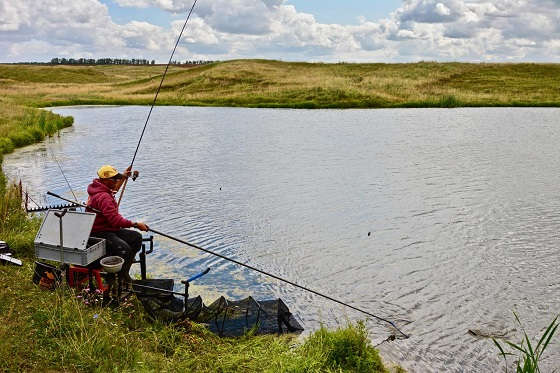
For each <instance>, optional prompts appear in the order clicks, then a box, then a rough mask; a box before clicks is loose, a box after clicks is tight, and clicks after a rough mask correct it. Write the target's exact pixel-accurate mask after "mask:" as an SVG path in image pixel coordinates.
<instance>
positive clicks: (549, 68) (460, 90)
mask: <svg viewBox="0 0 560 373" xmlns="http://www.w3.org/2000/svg"><path fill="white" fill-rule="evenodd" d="M163 70H164V66H123V65H105V66H48V65H40V66H37V65H0V97H2V102H6V101H8V102H10V103H14V104H19V105H24V106H34V107H40V106H50V105H73V104H149V103H151V101H152V100H153V95H154V93H155V91H156V89H157V86H158V84H159V81H160V79H161V74H162V73H163ZM158 103H159V104H162V105H204V106H249V107H289V108H351V107H352V108H390V107H450V106H451V107H453V106H560V64H466V63H433V62H421V63H414V64H321V63H289V62H279V61H268V60H235V61H227V62H220V63H215V64H210V65H204V66H198V67H191V68H186V67H178V66H172V67H171V68H170V70H169V73H168V75H167V77H166V79H165V82H164V85H163V88H162V92H161V93H160V96H159V98H158Z"/></svg>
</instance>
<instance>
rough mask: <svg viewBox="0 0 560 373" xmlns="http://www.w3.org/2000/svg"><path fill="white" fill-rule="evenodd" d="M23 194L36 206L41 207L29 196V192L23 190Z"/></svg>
mask: <svg viewBox="0 0 560 373" xmlns="http://www.w3.org/2000/svg"><path fill="white" fill-rule="evenodd" d="M25 195H26V196H27V198H29V199H30V200H31V202H33V203H34V204H35V205H36V206H37V207H41V206H39V204H38V203H37V202H35V201H34V200H33V198H31V196H30V195H29V193H27V192H25Z"/></svg>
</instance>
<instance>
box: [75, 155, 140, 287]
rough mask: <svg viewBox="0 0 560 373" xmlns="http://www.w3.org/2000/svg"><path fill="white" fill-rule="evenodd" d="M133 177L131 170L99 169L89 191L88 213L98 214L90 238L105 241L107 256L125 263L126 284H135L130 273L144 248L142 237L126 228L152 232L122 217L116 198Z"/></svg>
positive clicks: (105, 167) (107, 167) (123, 268)
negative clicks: (112, 256)
mask: <svg viewBox="0 0 560 373" xmlns="http://www.w3.org/2000/svg"><path fill="white" fill-rule="evenodd" d="M131 174H132V168H131V167H128V168H127V169H126V171H125V172H124V173H122V174H121V173H119V172H118V171H117V170H116V169H115V168H114V167H112V166H108V165H106V166H102V167H101V168H99V170H97V175H98V176H99V178H97V179H94V180H93V181H92V183H91V184H90V185H89V186H88V188H87V192H88V195H89V198H88V203H87V205H88V208H87V209H86V211H89V212H95V213H96V216H95V221H94V223H93V228H92V230H91V235H92V236H94V237H97V238H104V239H105V240H106V243H107V254H108V255H116V256H120V257H121V258H123V259H124V264H123V266H122V269H121V273H122V274H123V275H124V279H125V280H126V281H127V282H130V281H132V279H131V278H130V275H129V274H128V271H129V270H130V267H131V265H132V262H133V261H134V257H135V256H136V253H137V252H138V251H140V249H141V247H142V235H141V234H140V233H138V232H136V231H133V230H131V229H127V228H132V227H134V228H137V229H139V230H141V231H144V232H147V231H148V229H149V228H148V226H147V225H146V224H144V223H142V222H132V221H130V220H128V219H125V218H124V217H122V216H121V215H120V214H119V206H118V204H117V201H116V200H115V194H116V193H117V192H118V191H119V189H120V187H121V185H122V184H123V182H124V181H125V180H127V179H128V178H129V177H130V176H131ZM96 210H97V211H96Z"/></svg>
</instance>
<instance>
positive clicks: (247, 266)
mask: <svg viewBox="0 0 560 373" xmlns="http://www.w3.org/2000/svg"><path fill="white" fill-rule="evenodd" d="M47 194H48V195H51V196H53V197H57V198H60V199H62V200H65V201H68V202H74V203H76V204H79V205H81V206H83V207H87V208H89V209H90V210H92V211H95V212H100V211H99V210H96V209H92V208H91V207H89V206H87V205H86V204H83V203H79V202H77V201H71V200H69V199H66V198H63V197H60V196H58V195H56V194H54V193H52V192H47ZM148 231H150V232H153V233H155V234H158V235H160V236H162V237H166V238H169V239H171V240H173V241H177V242H179V243H182V244H184V245H187V246H190V247H192V248H195V249H198V250H201V251H204V252H205V253H208V254H212V255H214V256H217V257H218V258H221V259H224V260H227V261H230V262H232V263H235V264H237V265H240V266H243V267H245V268H248V269H250V270H253V271H256V272H259V273H261V274H263V275H266V276H269V277H272V278H274V279H276V280H279V281H282V282H285V283H287V284H290V285H292V286H294V287H296V288H299V289H302V290H305V291H308V292H310V293H313V294H315V295H318V296H320V297H323V298H325V299H328V300H330V301H332V302H335V303H338V304H341V305H343V306H345V307H348V308H351V309H353V310H355V311H358V312H361V313H363V314H365V315H368V316H371V317H373V318H375V319H377V320H379V321H383V322H385V323H387V324H389V325H391V326H392V327H393V328H395V329H396V330H397V331H398V332H399V333H400V334H402V335H403V336H404V338H408V337H409V336H408V335H406V334H405V333H404V332H402V331H401V330H400V329H399V328H398V327H397V326H396V325H395V324H394V323H393V322H392V321H389V320H387V319H385V318H383V317H380V316H376V315H374V314H373V313H371V312H368V311H364V310H362V309H360V308H358V307H355V306H352V305H350V304H348V303H345V302H343V301H340V300H338V299H335V298H333V297H330V296H328V295H325V294H323V293H320V292H318V291H316V290H312V289H309V288H307V287H305V286H302V285H298V284H296V283H295V282H292V281H290V280H286V279H284V278H282V277H279V276H276V275H274V274H272V273H269V272H265V271H263V270H261V269H258V268H255V267H253V266H251V265H249V264H245V263H242V262H240V261H237V260H235V259H232V258H229V257H227V256H224V255H222V254H218V253H216V252H214V251H211V250H208V249H205V248H203V247H200V246H198V245H195V244H193V243H190V242H188V241H185V240H182V239H180V238H177V237H173V236H171V235H169V234H167V233H163V232H160V231H158V230H156V229H153V228H149V227H148Z"/></svg>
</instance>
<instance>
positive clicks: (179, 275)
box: [4, 107, 560, 372]
mask: <svg viewBox="0 0 560 373" xmlns="http://www.w3.org/2000/svg"><path fill="white" fill-rule="evenodd" d="M147 110H148V108H146V107H103V108H92V107H89V108H88V107H84V108H57V109H55V110H54V111H55V112H57V113H60V114H64V115H73V116H74V117H75V126H74V127H73V128H71V129H69V130H66V131H65V133H64V135H63V136H61V137H60V138H56V137H55V138H53V139H51V140H48V141H46V142H45V143H42V144H39V145H35V146H31V147H27V148H24V149H21V150H18V151H17V152H15V153H14V154H12V155H9V156H7V157H6V158H5V162H4V170H5V171H6V172H7V174H8V175H9V176H10V177H12V178H16V177H20V178H22V179H23V181H24V184H25V185H27V186H28V188H29V190H30V191H31V195H32V197H33V199H34V200H42V198H43V197H42V196H43V195H44V192H45V191H46V190H52V191H54V192H59V193H65V194H66V195H68V196H71V194H70V193H69V192H68V187H67V186H66V185H65V182H64V179H63V177H62V176H61V174H60V171H59V170H58V166H57V165H56V163H55V162H54V161H53V156H55V157H57V158H58V159H59V161H60V162H61V165H62V167H63V168H64V170H65V173H66V175H67V177H68V179H69V181H70V183H71V185H72V187H73V188H74V189H75V190H76V191H78V193H79V194H78V197H79V198H80V199H82V200H85V199H86V198H87V197H86V194H85V192H84V191H85V188H86V186H87V184H88V183H89V182H90V181H91V179H92V178H93V177H94V176H95V171H96V169H97V168H98V167H99V166H100V165H102V164H107V163H108V164H112V165H114V166H116V167H117V168H119V169H123V168H125V167H126V166H127V165H128V164H129V163H130V161H131V158H132V155H133V153H134V149H135V147H136V142H137V140H138V138H139V136H140V132H141V127H142V125H143V123H144V120H145V117H146V115H147ZM559 114H560V110H558V109H544V108H540V109H537V108H523V109H521V108H520V109H511V108H503V109H496V108H491V109H489V108H484V109H406V110H314V111H306V110H297V111H296V110H267V109H237V108H189V107H158V108H156V109H155V110H154V113H153V115H152V119H151V122H150V125H149V127H148V130H147V132H146V135H145V137H144V141H143V143H142V145H141V147H140V152H139V155H138V157H137V159H136V163H135V168H138V169H139V170H140V178H139V179H138V180H137V181H136V182H130V183H129V185H128V187H127V190H126V193H125V196H124V199H123V204H122V207H121V212H122V213H123V215H124V216H127V217H130V218H132V219H134V220H140V221H145V222H147V223H149V224H150V225H151V226H152V227H154V228H156V229H159V230H161V231H164V232H167V233H169V234H172V235H176V236H178V237H181V238H184V239H187V240H189V241H192V242H193V243H196V244H199V245H202V246H204V247H206V248H208V249H211V250H215V251H217V252H220V253H222V254H224V255H227V256H231V257H234V258H236V259H238V260H240V261H243V262H246V263H249V264H251V265H253V266H256V267H258V268H261V269H263V270H266V271H270V272H272V273H275V274H277V275H280V276H284V277H286V278H289V279H292V280H294V281H296V282H298V283H299V284H301V285H304V286H308V287H311V288H313V289H316V290H319V291H321V292H325V293H327V294H329V295H331V296H333V297H335V298H339V299H342V300H347V301H349V302H351V303H352V304H353V305H354V306H357V307H360V308H363V309H366V310H369V311H371V312H373V313H375V314H378V315H380V316H383V317H387V318H389V319H391V320H396V322H397V324H398V325H399V326H402V328H403V330H404V331H405V332H407V333H410V334H411V335H412V337H411V338H410V339H408V340H405V341H397V342H391V343H383V344H381V345H380V349H381V350H382V353H383V355H384V356H385V357H386V358H387V359H389V360H394V361H398V362H400V363H401V364H402V366H403V367H405V368H407V369H409V370H410V371H411V372H416V371H418V372H426V371H450V372H480V371H495V370H498V368H499V367H501V366H502V365H501V364H502V363H501V361H500V359H499V358H498V357H497V352H498V351H497V349H496V347H495V346H494V345H493V344H492V342H491V341H490V340H488V339H483V338H481V339H477V338H475V337H473V336H471V335H469V334H468V333H467V332H468V330H469V329H473V330H480V331H482V332H485V333H487V334H492V333H496V334H503V333H506V334H507V336H508V337H509V338H510V339H512V340H513V341H516V342H518V341H520V332H521V331H520V328H519V327H517V326H516V324H515V322H514V317H513V313H512V312H513V311H516V312H517V313H518V314H519V315H520V317H521V319H522V321H523V323H524V326H525V327H526V329H527V331H528V333H529V334H530V335H533V336H536V335H537V334H539V335H540V334H541V333H542V332H543V331H544V328H545V327H546V326H547V325H548V323H549V322H550V321H551V320H552V318H553V317H554V316H555V315H556V314H557V313H558V311H559V310H560V297H559V295H558V294H559V290H560V281H559V280H558V275H559V271H560V270H559V264H560V259H559V256H558V246H559V245H558V244H559V238H560V233H559V228H560V197H559V192H558V185H560V176H559V172H558V170H559V169H560V164H559V160H560V149H559V147H558V144H560V126H558V120H557V118H558V117H559ZM37 202H39V201H37ZM51 202H55V201H54V200H52V201H51ZM56 202H58V201H56ZM369 232H371V234H370V235H368V233H369ZM156 246H157V247H156V251H155V253H154V254H152V255H151V256H150V258H149V261H148V266H149V272H151V273H152V274H154V275H156V276H161V277H164V276H171V277H173V278H175V279H177V280H179V279H184V278H186V277H188V276H189V275H192V274H194V273H196V272H198V271H200V270H202V269H204V268H206V267H207V266H211V267H212V271H211V272H210V274H208V275H207V276H205V277H204V278H203V279H201V280H199V281H197V285H198V286H196V287H194V288H193V291H192V293H196V292H199V293H202V294H203V295H204V297H205V298H206V299H207V300H212V298H213V297H215V296H216V295H217V294H221V293H225V294H227V295H228V296H231V297H242V296H245V295H249V294H253V295H256V296H257V297H261V298H264V297H271V296H280V297H282V298H284V299H285V300H286V302H287V303H288V304H289V305H290V307H291V308H292V309H293V310H294V313H296V314H297V315H299V317H300V318H301V320H302V321H303V322H304V324H305V326H306V327H307V329H308V330H313V329H316V328H317V326H318V324H319V322H320V321H323V322H326V323H327V324H328V325H336V324H337V323H340V324H344V323H345V322H346V320H347V319H350V320H359V319H362V318H363V317H362V315H361V314H359V313H356V312H354V311H352V310H348V309H345V308H343V307H339V306H338V305H336V304H333V303H330V302H328V301H325V300H323V299H321V298H318V297H316V296H313V295H310V294H308V293H305V292H303V291H300V290H297V289H294V288H291V287H290V286H288V285H283V284H281V283H278V282H276V281H274V280H270V279H268V278H265V277H263V276H260V275H256V274H254V273H250V272H249V271H248V270H245V269H242V268H239V267H237V266H235V265H233V264H230V263H228V262H225V261H222V260H219V259H215V258H213V257H209V256H208V255H206V254H203V253H199V252H196V251H195V250H194V249H190V248H187V247H183V246H181V245H180V244H176V243H174V242H172V241H169V240H163V239H159V238H158V239H157V241H156ZM408 321H411V323H408ZM367 325H368V328H369V329H370V331H371V333H372V340H373V342H374V343H375V344H377V343H380V342H382V341H383V340H384V339H385V338H387V337H388V336H389V335H390V334H391V333H392V330H391V329H390V328H387V327H386V326H385V325H382V324H379V323H377V322H375V321H369V322H368V324H367ZM559 347H560V344H559V343H558V342H556V341H555V342H554V343H553V344H552V345H551V346H550V347H549V349H550V350H549V351H548V352H547V354H546V359H545V368H546V369H547V371H549V370H551V369H552V368H557V367H559V366H560V349H559Z"/></svg>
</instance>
